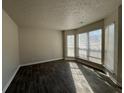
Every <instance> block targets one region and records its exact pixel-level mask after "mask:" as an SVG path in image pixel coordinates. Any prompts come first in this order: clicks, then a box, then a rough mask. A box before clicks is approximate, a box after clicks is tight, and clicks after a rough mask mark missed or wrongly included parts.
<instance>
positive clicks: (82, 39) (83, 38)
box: [78, 33, 88, 59]
mask: <svg viewBox="0 0 124 93" xmlns="http://www.w3.org/2000/svg"><path fill="white" fill-rule="evenodd" d="M78 44H79V49H78V50H79V52H78V53H79V58H83V59H87V54H88V39H87V33H83V34H79V43H78Z"/></svg>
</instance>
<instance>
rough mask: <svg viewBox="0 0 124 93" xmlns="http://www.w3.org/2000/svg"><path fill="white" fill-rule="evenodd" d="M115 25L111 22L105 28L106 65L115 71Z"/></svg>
mask: <svg viewBox="0 0 124 93" xmlns="http://www.w3.org/2000/svg"><path fill="white" fill-rule="evenodd" d="M114 28H115V25H114V24H111V25H109V26H107V27H106V29H105V66H106V67H107V68H108V69H109V70H110V71H112V72H113V71H114V32H115V29H114Z"/></svg>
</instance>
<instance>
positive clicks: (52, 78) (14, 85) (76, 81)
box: [6, 60, 117, 93]
mask: <svg viewBox="0 0 124 93" xmlns="http://www.w3.org/2000/svg"><path fill="white" fill-rule="evenodd" d="M6 93H117V91H116V89H115V88H114V87H112V86H110V85H109V84H108V83H106V82H105V81H103V80H102V79H100V78H99V77H98V75H97V74H96V73H95V72H94V71H93V70H92V69H90V68H88V67H86V66H84V65H82V64H80V63H76V62H65V61H64V60H58V61H52V62H48V63H41V64H36V65H30V66H24V67H21V68H20V69H19V71H18V72H17V74H16V76H15V77H14V79H13V81H12V82H11V84H10V86H9V87H8V89H7V90H6Z"/></svg>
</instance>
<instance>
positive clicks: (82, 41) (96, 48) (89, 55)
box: [78, 29, 102, 64]
mask: <svg viewBox="0 0 124 93" xmlns="http://www.w3.org/2000/svg"><path fill="white" fill-rule="evenodd" d="M101 45H102V29H98V30H95V31H90V32H86V33H81V34H79V35H78V57H79V58H82V59H85V60H89V61H91V62H95V63H98V64H101V56H102V52H101V49H102V48H101Z"/></svg>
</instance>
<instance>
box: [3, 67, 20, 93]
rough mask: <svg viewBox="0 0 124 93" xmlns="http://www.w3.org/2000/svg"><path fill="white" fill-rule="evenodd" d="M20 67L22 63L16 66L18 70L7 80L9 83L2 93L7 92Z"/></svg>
mask: <svg viewBox="0 0 124 93" xmlns="http://www.w3.org/2000/svg"><path fill="white" fill-rule="evenodd" d="M19 68H20V65H18V67H17V68H16V70H15V72H14V73H13V75H12V77H11V78H10V79H9V81H8V82H7V84H6V85H5V87H4V88H3V90H2V93H5V92H6V90H7V88H8V87H9V85H10V84H11V82H12V80H13V79H14V77H15V75H16V73H17V72H18V70H19Z"/></svg>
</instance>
